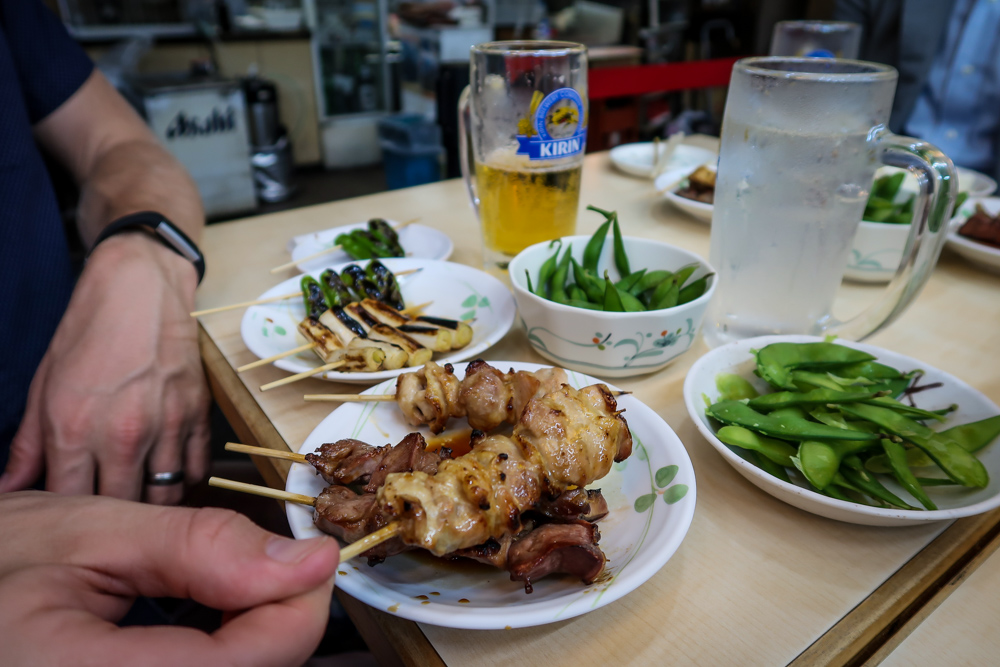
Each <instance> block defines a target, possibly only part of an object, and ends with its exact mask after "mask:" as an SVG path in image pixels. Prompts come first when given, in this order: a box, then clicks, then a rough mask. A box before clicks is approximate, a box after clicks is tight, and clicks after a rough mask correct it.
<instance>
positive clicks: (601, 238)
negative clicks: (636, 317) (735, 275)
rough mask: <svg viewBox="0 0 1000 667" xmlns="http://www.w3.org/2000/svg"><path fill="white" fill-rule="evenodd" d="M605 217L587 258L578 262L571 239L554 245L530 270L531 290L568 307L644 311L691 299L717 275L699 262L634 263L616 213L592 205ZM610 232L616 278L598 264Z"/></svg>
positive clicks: (590, 208)
mask: <svg viewBox="0 0 1000 667" xmlns="http://www.w3.org/2000/svg"><path fill="white" fill-rule="evenodd" d="M587 210H588V211H594V212H595V213H598V214H600V215H602V216H604V222H603V223H602V224H601V226H600V227H598V229H597V231H596V232H594V235H593V236H591V237H590V239H589V240H588V241H587V243H586V246H585V247H584V250H583V256H582V257H581V258H580V260H579V261H578V260H577V259H576V257H574V256H573V246H572V244H571V243H568V244H566V247H563V240H562V239H556V240H555V241H553V242H552V243H551V244H550V249H551V253H552V254H551V255H550V256H549V258H548V259H546V260H545V261H544V262H543V263H542V265H541V266H540V267H539V268H538V271H537V273H535V275H532V272H531V271H529V270H527V269H525V278H526V281H527V285H528V290H529V291H530V292H531V293H532V294H535V295H536V296H540V297H542V298H543V299H548V300H550V301H555V302H556V303H560V304H563V305H565V306H573V307H574V308H584V309H587V310H603V311H605V312H619V313H621V312H645V311H648V310H663V309H665V308H673V307H675V306H682V305H684V304H686V303H690V302H692V301H694V300H695V299H697V298H698V297H700V296H701V295H702V294H704V293H705V291H706V290H707V289H708V285H709V280H710V279H711V277H712V276H713V275H714V274H712V273H700V275H698V276H697V277H695V272H696V271H697V269H698V268H699V264H698V263H697V262H695V263H691V264H688V265H685V266H681V267H675V270H666V269H656V270H650V269H649V268H647V267H633V266H632V262H631V261H630V259H629V254H628V252H627V250H626V247H625V241H624V238H623V236H622V230H621V224H620V223H619V221H618V213H617V212H616V211H605V210H602V209H599V208H597V207H596V206H588V207H587ZM609 233H610V234H611V236H612V241H611V242H612V244H613V257H614V265H615V269H617V276H616V278H612V275H611V273H610V269H608V268H606V269H604V270H603V271H601V270H600V269H599V268H598V264H599V262H600V258H601V253H602V251H603V250H604V245H605V243H606V242H607V239H608V235H609Z"/></svg>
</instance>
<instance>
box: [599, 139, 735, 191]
mask: <svg viewBox="0 0 1000 667" xmlns="http://www.w3.org/2000/svg"><path fill="white" fill-rule="evenodd" d="M660 150H661V151H662V150H663V144H662V143H661V144H660ZM609 157H610V158H611V164H613V165H615V166H616V167H618V168H619V169H621V170H622V171H624V172H625V173H626V174H630V175H632V176H639V177H642V178H652V176H653V143H652V142H651V141H645V142H641V143H637V144H622V145H621V146H615V147H614V148H612V149H611V152H610V154H609ZM717 158H718V153H715V152H714V151H710V150H708V149H706V148H698V147H697V146H688V145H687V144H679V145H678V146H677V148H676V149H675V150H674V152H673V154H672V155H671V156H670V159H669V161H668V162H667V168H666V170H664V172H663V174H664V175H668V176H670V177H671V180H674V181H676V180H677V179H679V178H682V177H683V176H684V175H685V174H688V173H691V172H692V171H694V170H695V169H697V168H698V167H699V166H700V165H703V164H705V163H706V162H712V161H714V160H716V159H717ZM661 178H662V176H661Z"/></svg>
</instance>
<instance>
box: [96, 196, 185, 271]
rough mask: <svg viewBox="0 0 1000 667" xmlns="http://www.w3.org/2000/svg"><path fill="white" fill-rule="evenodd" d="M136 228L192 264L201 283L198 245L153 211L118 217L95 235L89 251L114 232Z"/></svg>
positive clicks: (118, 232) (119, 232)
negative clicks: (150, 235)
mask: <svg viewBox="0 0 1000 667" xmlns="http://www.w3.org/2000/svg"><path fill="white" fill-rule="evenodd" d="M136 229H138V230H143V231H147V232H149V233H150V234H152V235H153V238H155V239H157V240H158V241H159V242H160V243H162V244H163V245H165V246H167V247H168V248H170V249H171V250H173V251H174V252H176V253H177V254H178V255H180V256H181V257H183V258H184V259H186V260H188V261H189V262H191V263H192V264H194V268H195V271H197V272H198V284H199V285H200V284H201V279H202V278H203V277H204V276H205V257H204V255H202V254H201V251H200V250H198V246H196V245H195V244H194V241H192V240H191V239H189V238H188V236H187V234H185V233H184V232H182V231H181V230H180V228H178V227H177V226H176V225H174V223H172V222H170V221H169V220H167V219H166V217H164V216H163V215H161V214H159V213H156V212H154V211H143V212H141V213H132V214H130V215H126V216H124V217H121V218H118V219H117V220H115V221H114V222H112V223H111V224H110V225H108V226H107V227H105V228H104V230H103V231H102V232H101V233H100V235H99V236H98V237H97V240H96V241H94V245H93V247H92V248H91V249H90V253H92V252H94V248H96V247H97V246H98V245H99V244H100V243H101V241H104V240H105V239H108V238H110V237H112V236H114V235H115V234H121V233H122V232H128V231H133V230H136ZM90 253H87V256H88V257H89V256H90Z"/></svg>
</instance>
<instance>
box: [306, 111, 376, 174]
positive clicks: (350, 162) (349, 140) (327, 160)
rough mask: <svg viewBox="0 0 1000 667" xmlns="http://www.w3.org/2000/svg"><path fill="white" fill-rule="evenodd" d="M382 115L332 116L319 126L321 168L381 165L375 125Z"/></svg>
mask: <svg viewBox="0 0 1000 667" xmlns="http://www.w3.org/2000/svg"><path fill="white" fill-rule="evenodd" d="M384 116H385V114H365V115H363V116H331V117H329V118H326V119H324V120H323V122H322V132H323V166H324V167H326V168H327V169H344V168H346V167H368V166H371V165H375V164H378V163H379V162H381V161H382V147H381V146H380V145H379V140H378V122H379V120H380V119H381V118H383V117H384Z"/></svg>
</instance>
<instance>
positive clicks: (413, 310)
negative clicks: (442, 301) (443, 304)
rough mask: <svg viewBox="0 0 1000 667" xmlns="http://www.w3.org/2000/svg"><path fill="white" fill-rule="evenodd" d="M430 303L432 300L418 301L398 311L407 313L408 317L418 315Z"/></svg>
mask: <svg viewBox="0 0 1000 667" xmlns="http://www.w3.org/2000/svg"><path fill="white" fill-rule="evenodd" d="M432 303H434V302H433V301H424V302H423V303H418V304H417V305H415V306H409V307H407V308H404V309H403V310H401V311H399V312H400V313H402V314H403V315H409V316H410V317H418V316H419V315H420V314H421V313H422V312H423V311H424V309H426V308H427V307H428V306H429V305H431V304H432Z"/></svg>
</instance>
